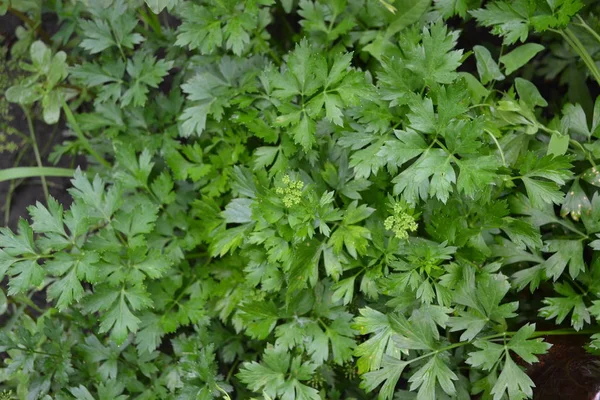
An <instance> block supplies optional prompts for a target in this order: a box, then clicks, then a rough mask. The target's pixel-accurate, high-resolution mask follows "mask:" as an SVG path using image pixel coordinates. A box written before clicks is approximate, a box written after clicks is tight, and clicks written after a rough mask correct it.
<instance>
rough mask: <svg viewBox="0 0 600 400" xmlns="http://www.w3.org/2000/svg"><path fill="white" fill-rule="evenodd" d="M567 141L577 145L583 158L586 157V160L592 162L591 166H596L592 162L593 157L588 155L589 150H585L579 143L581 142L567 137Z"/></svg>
mask: <svg viewBox="0 0 600 400" xmlns="http://www.w3.org/2000/svg"><path fill="white" fill-rule="evenodd" d="M569 143H571V144H575V145H577V146H578V147H579V149H580V150H581V151H582V152H583V156H584V157H585V158H587V160H588V161H589V162H590V164H592V166H594V167H595V166H596V163H595V162H594V160H593V159H592V157H591V156H590V152H589V151H587V150H586V149H585V147H583V146H582V145H581V143H579V142H578V141H577V140H574V139H569Z"/></svg>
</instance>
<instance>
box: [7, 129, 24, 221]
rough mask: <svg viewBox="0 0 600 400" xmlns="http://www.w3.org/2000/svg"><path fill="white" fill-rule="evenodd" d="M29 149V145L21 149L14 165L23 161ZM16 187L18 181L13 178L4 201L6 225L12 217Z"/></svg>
mask: <svg viewBox="0 0 600 400" xmlns="http://www.w3.org/2000/svg"><path fill="white" fill-rule="evenodd" d="M27 142H29V138H27ZM28 149H29V146H24V147H23V148H22V149H21V150H20V151H19V154H17V157H16V159H15V164H14V165H19V163H20V162H21V159H22V158H23V156H24V155H25V153H26V152H27V150H28ZM2 172H3V171H0V174H1V173H2ZM16 188H17V183H16V181H15V180H13V179H11V180H10V184H9V187H8V192H7V193H6V200H5V202H4V225H8V220H9V219H10V209H11V207H12V198H13V194H14V192H15V189H16Z"/></svg>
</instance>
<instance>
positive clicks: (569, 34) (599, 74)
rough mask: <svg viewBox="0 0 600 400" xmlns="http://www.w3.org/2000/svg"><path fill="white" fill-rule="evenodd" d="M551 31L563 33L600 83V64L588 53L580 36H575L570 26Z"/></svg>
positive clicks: (599, 83)
mask: <svg viewBox="0 0 600 400" xmlns="http://www.w3.org/2000/svg"><path fill="white" fill-rule="evenodd" d="M551 31H553V32H556V33H558V34H559V35H561V36H562V37H563V38H564V39H565V41H566V42H567V43H568V44H569V45H570V46H571V47H572V48H573V50H575V52H576V53H577V55H579V57H581V59H582V61H583V62H584V64H585V65H586V66H587V67H588V70H589V71H590V73H591V74H592V76H593V77H594V79H595V80H596V83H598V85H600V70H598V66H597V65H596V63H595V62H594V60H593V59H592V56H590V53H588V51H587V49H586V48H585V46H584V45H583V44H582V43H581V41H580V40H579V38H577V36H575V34H574V33H573V31H571V30H570V29H569V28H566V29H564V30H562V31H557V30H555V29H551Z"/></svg>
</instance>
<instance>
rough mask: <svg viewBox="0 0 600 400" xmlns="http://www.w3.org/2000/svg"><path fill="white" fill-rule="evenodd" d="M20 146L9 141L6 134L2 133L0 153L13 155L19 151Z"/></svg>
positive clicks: (0, 134)
mask: <svg viewBox="0 0 600 400" xmlns="http://www.w3.org/2000/svg"><path fill="white" fill-rule="evenodd" d="M18 148H19V146H18V145H17V144H16V143H15V142H12V141H9V140H8V138H7V137H6V135H5V134H4V133H0V153H4V152H5V151H6V152H8V153H12V152H14V151H17V149H18Z"/></svg>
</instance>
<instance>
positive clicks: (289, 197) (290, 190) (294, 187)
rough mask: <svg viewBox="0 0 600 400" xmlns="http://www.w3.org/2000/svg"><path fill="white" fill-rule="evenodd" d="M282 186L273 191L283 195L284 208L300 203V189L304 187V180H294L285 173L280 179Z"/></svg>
mask: <svg viewBox="0 0 600 400" xmlns="http://www.w3.org/2000/svg"><path fill="white" fill-rule="evenodd" d="M281 181H282V182H283V184H284V185H285V186H284V187H278V188H277V189H275V192H276V193H277V194H278V195H281V196H283V204H284V205H285V207H286V208H291V207H293V206H295V205H297V204H300V201H301V200H302V189H303V188H304V182H302V181H294V180H292V179H291V178H290V176H289V175H285V176H284V177H283V179H282V180H281Z"/></svg>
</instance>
